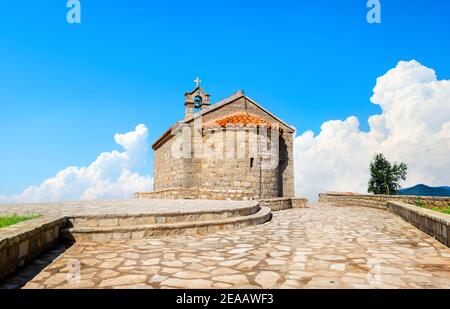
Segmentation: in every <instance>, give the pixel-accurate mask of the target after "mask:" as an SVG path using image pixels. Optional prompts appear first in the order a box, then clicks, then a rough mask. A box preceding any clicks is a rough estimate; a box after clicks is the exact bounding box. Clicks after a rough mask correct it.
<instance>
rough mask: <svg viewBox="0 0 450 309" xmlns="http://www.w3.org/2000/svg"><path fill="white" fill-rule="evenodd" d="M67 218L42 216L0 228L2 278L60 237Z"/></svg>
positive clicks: (0, 270) (0, 272)
mask: <svg viewBox="0 0 450 309" xmlns="http://www.w3.org/2000/svg"><path fill="white" fill-rule="evenodd" d="M65 223H66V219H65V218H59V217H53V218H51V217H41V218H38V219H33V220H30V221H26V222H22V223H19V224H15V225H13V226H10V227H6V228H2V229H1V230H0V279H3V278H5V277H6V276H8V275H10V274H11V273H13V272H14V271H16V270H17V269H18V268H19V267H22V266H24V265H25V264H27V263H29V262H30V261H32V260H33V259H34V258H36V257H37V256H38V255H39V254H41V253H42V252H44V251H45V250H46V249H49V248H50V247H51V246H53V245H54V244H55V243H57V242H58V239H59V230H60V228H61V227H62V226H63V225H64V224H65Z"/></svg>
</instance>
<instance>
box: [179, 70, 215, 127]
mask: <svg viewBox="0 0 450 309" xmlns="http://www.w3.org/2000/svg"><path fill="white" fill-rule="evenodd" d="M201 82H202V81H201V80H200V79H199V78H198V77H197V78H196V79H195V80H194V83H195V84H196V87H195V89H194V90H193V91H192V92H186V93H185V94H184V97H185V103H184V106H185V118H188V117H190V116H193V115H194V114H195V113H196V112H199V111H201V110H203V109H205V108H208V107H209V106H211V99H210V95H209V94H207V93H206V92H205V91H204V90H203V89H202V87H201V86H200V83H201Z"/></svg>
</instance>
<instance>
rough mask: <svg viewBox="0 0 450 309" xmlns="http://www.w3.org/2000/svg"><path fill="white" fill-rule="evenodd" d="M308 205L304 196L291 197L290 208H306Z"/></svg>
mask: <svg viewBox="0 0 450 309" xmlns="http://www.w3.org/2000/svg"><path fill="white" fill-rule="evenodd" d="M306 207H308V199H306V198H293V199H292V208H306Z"/></svg>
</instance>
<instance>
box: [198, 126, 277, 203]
mask: <svg viewBox="0 0 450 309" xmlns="http://www.w3.org/2000/svg"><path fill="white" fill-rule="evenodd" d="M225 136H226V138H225ZM227 139H231V140H232V141H234V143H232V145H231V147H230V145H228V142H227ZM257 139H258V131H257V130H256V129H248V128H247V129H238V130H232V129H229V130H227V132H226V133H224V132H223V131H220V130H219V131H216V132H214V133H207V134H206V135H205V136H204V137H203V142H204V145H206V147H205V149H204V153H203V160H202V164H201V178H202V179H201V185H202V187H203V188H209V189H220V190H227V189H231V190H241V189H243V190H251V191H252V192H253V198H255V199H256V198H266V197H267V198H270V197H280V196H281V194H282V192H281V191H280V186H279V178H280V177H279V168H278V167H275V168H273V169H267V170H266V169H261V165H260V164H261V157H260V156H259V155H258V153H257V148H258V147H257V145H253V142H256V141H257ZM252 141H253V142H252ZM227 145H228V146H227ZM228 147H230V148H231V149H233V150H235V151H233V152H230V151H227V149H228ZM211 148H215V149H216V153H215V155H214V156H212V157H209V156H208V154H209V153H210V152H211ZM217 149H222V151H221V153H220V155H218V152H219V151H217ZM239 152H242V154H239Z"/></svg>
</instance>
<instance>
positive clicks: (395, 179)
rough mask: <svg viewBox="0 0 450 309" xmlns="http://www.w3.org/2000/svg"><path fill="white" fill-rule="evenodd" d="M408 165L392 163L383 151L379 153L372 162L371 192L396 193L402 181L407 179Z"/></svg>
mask: <svg viewBox="0 0 450 309" xmlns="http://www.w3.org/2000/svg"><path fill="white" fill-rule="evenodd" d="M407 170H408V167H407V165H406V164H405V163H394V164H391V163H390V162H389V161H388V160H387V159H386V158H385V157H384V155H383V154H382V153H377V154H375V156H374V157H373V160H372V162H370V181H369V190H368V191H369V193H374V194H387V195H395V194H397V192H398V190H399V189H400V188H401V186H400V181H401V180H405V179H406V173H407Z"/></svg>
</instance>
